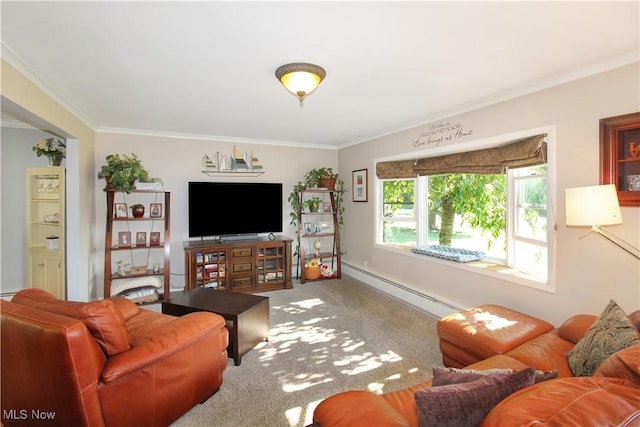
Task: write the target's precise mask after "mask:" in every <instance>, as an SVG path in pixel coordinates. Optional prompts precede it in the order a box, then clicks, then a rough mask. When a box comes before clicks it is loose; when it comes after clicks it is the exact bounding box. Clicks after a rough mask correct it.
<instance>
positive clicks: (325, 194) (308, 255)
mask: <svg viewBox="0 0 640 427" xmlns="http://www.w3.org/2000/svg"><path fill="white" fill-rule="evenodd" d="M335 193H336V192H335V191H333V190H324V189H313V190H302V191H301V192H300V203H299V206H304V202H305V201H306V200H308V199H310V198H313V197H318V198H320V199H321V200H322V202H321V203H320V206H319V207H318V212H310V211H308V210H305V208H304V207H302V208H301V209H300V210H299V211H298V228H299V229H298V232H299V236H300V242H299V248H298V255H299V264H300V268H301V274H300V282H301V283H305V282H306V281H308V280H326V279H329V278H340V277H341V276H342V263H341V259H340V258H341V253H340V223H339V221H338V211H337V208H336V194H335ZM315 242H319V243H320V249H318V250H316V248H315V247H314V243H315ZM313 259H317V260H318V261H319V263H320V264H321V265H327V266H328V268H330V269H331V270H332V271H333V272H334V276H333V277H323V276H320V277H317V278H311V277H312V276H310V275H309V274H307V273H310V272H307V271H306V270H305V264H306V263H307V262H308V261H310V260H313Z"/></svg>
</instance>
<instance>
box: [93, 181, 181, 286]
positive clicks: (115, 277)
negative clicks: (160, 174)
mask: <svg viewBox="0 0 640 427" xmlns="http://www.w3.org/2000/svg"><path fill="white" fill-rule="evenodd" d="M105 191H106V194H107V220H106V232H105V245H104V246H105V248H104V297H105V298H108V297H110V296H113V295H112V287H113V286H112V285H113V284H114V283H117V281H119V280H131V279H132V278H139V277H152V276H155V277H162V280H163V283H162V293H160V292H159V293H160V298H163V297H164V296H167V297H168V295H169V291H170V262H169V261H170V255H171V245H170V241H171V236H170V230H171V227H170V223H171V221H170V219H171V215H170V212H171V193H170V192H169V191H142V190H137V191H133V192H131V193H130V194H126V193H124V192H116V191H112V190H105ZM120 203H124V204H126V205H127V213H126V216H124V217H123V216H119V215H117V214H116V207H117V205H118V204H120ZM137 203H140V204H143V205H144V206H145V214H144V216H143V217H142V218H134V217H133V216H132V214H131V210H130V207H131V206H132V205H133V204H137ZM151 204H161V205H162V213H161V215H160V216H158V217H152V216H151ZM120 215H121V214H120ZM120 233H130V234H129V235H128V236H129V237H128V239H127V241H125V240H123V239H122V238H121V237H122V235H121V234H120ZM138 233H145V235H144V237H145V240H144V242H142V241H139V240H138V239H137V236H138ZM151 233H159V234H156V235H155V236H158V238H157V240H154V241H152V235H151ZM140 237H142V236H141V235H140ZM123 243H126V244H123ZM118 261H123V262H124V261H128V265H129V266H130V267H141V270H142V271H140V272H133V271H129V272H128V273H126V274H124V275H122V274H119V273H118V267H117V262H118ZM154 265H157V267H158V268H154ZM132 269H133V268H132Z"/></svg>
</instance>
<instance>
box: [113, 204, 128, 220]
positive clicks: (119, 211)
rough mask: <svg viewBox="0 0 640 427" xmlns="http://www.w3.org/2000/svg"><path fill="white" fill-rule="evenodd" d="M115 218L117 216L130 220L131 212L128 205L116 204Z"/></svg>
mask: <svg viewBox="0 0 640 427" xmlns="http://www.w3.org/2000/svg"><path fill="white" fill-rule="evenodd" d="M115 216H116V218H128V217H129V212H128V210H127V204H126V203H116V208H115Z"/></svg>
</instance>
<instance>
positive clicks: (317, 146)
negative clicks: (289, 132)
mask: <svg viewBox="0 0 640 427" xmlns="http://www.w3.org/2000/svg"><path fill="white" fill-rule="evenodd" d="M95 132H96V133H113V134H122V135H139V136H151V137H158V138H160V137H162V138H172V139H190V140H198V141H211V142H233V143H238V144H255V145H273V146H282V147H297V148H301V147H302V148H315V149H319V150H337V149H338V147H337V146H336V145H325V144H312V143H304V142H293V141H279V140H271V139H257V138H243V137H236V136H216V135H203V134H196V133H182V132H162V131H153V130H143V129H128V128H110V127H101V128H98V129H95Z"/></svg>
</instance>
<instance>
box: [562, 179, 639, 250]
mask: <svg viewBox="0 0 640 427" xmlns="http://www.w3.org/2000/svg"><path fill="white" fill-rule="evenodd" d="M564 194H565V205H566V215H565V222H566V224H567V225H568V226H575V227H591V230H589V231H588V232H587V233H586V234H584V235H582V236H580V239H582V238H583V237H584V236H586V235H587V234H589V233H591V232H592V231H593V232H594V233H597V234H599V235H601V236H602V237H604V238H605V239H607V240H609V241H610V242H612V243H614V244H615V245H617V246H619V247H621V248H622V249H624V250H625V251H627V252H628V253H630V254H631V255H633V256H635V257H636V258H638V259H640V249H638V248H636V247H634V246H632V245H631V244H629V243H627V242H625V241H624V240H622V239H621V238H620V237H618V236H616V235H615V234H613V233H612V232H610V231H607V230H605V229H603V228H602V226H603V225H614V224H622V214H621V213H620V203H619V202H618V194H617V192H616V186H615V185H613V184H607V185H594V186H591V187H576V188H567V189H565V193H564Z"/></svg>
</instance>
